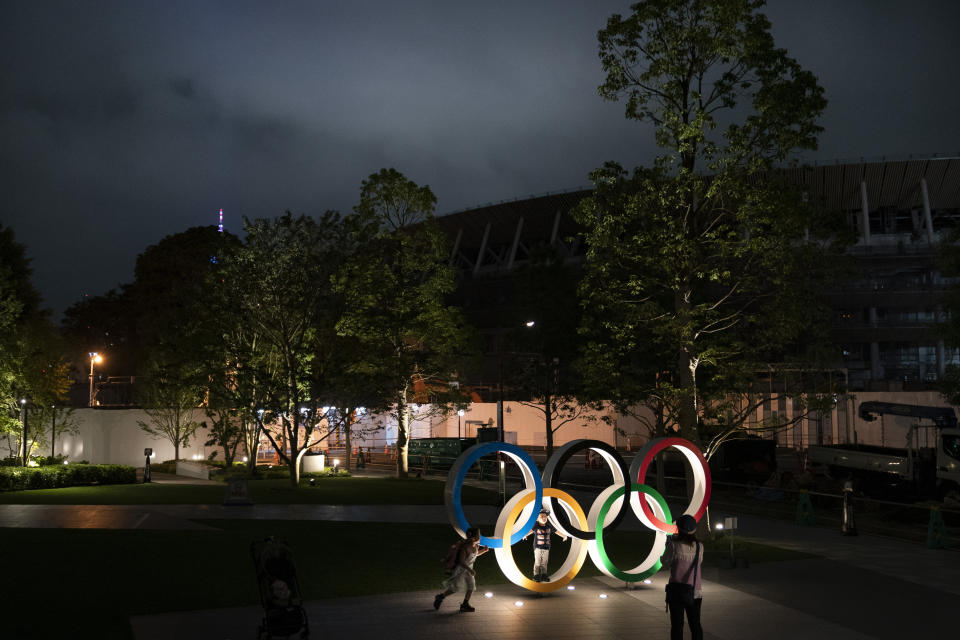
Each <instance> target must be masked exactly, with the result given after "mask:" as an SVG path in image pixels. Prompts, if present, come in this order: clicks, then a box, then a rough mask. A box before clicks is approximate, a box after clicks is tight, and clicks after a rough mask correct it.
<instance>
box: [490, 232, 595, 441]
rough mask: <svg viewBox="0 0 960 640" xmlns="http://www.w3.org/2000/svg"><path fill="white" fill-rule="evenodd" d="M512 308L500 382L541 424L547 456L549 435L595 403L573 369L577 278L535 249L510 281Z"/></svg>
mask: <svg viewBox="0 0 960 640" xmlns="http://www.w3.org/2000/svg"><path fill="white" fill-rule="evenodd" d="M514 283H515V291H516V300H517V302H516V305H515V306H514V309H515V314H514V316H513V321H512V322H511V323H510V324H511V326H512V329H511V330H510V331H508V332H507V335H506V340H507V350H506V352H505V353H504V356H503V357H504V367H503V373H502V375H503V380H504V383H505V384H507V385H508V386H509V387H510V389H511V392H512V393H513V394H514V396H515V399H517V400H518V401H519V402H520V403H521V404H523V405H525V406H528V407H531V408H533V409H535V410H536V411H537V412H538V413H539V415H540V416H542V419H543V424H544V433H545V436H546V437H545V442H546V451H547V457H549V456H551V455H553V439H554V434H555V433H556V432H557V431H558V430H559V429H560V428H561V427H563V426H564V425H566V424H570V423H572V422H576V421H578V420H580V419H582V418H588V419H589V418H590V417H591V414H590V413H589V410H590V409H598V408H599V402H597V401H591V400H589V399H588V396H587V390H586V389H585V388H584V387H583V385H582V384H581V378H580V375H579V370H578V368H577V367H576V366H575V364H576V361H577V358H578V354H579V347H580V345H579V341H578V335H577V326H578V324H579V322H580V307H579V304H578V301H577V274H576V273H574V271H573V269H572V268H571V267H569V266H568V265H566V264H565V263H564V262H563V260H562V258H560V257H558V256H557V255H555V253H554V252H552V251H550V250H535V251H534V252H532V255H531V260H530V262H529V263H527V264H525V265H524V266H523V267H521V268H520V269H519V270H517V272H516V274H515V276H514Z"/></svg>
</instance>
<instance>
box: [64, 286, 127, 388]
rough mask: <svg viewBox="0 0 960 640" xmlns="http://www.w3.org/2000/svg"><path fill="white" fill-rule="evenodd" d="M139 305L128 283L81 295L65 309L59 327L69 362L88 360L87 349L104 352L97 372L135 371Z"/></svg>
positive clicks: (112, 373)
mask: <svg viewBox="0 0 960 640" xmlns="http://www.w3.org/2000/svg"><path fill="white" fill-rule="evenodd" d="M138 313H139V308H138V306H137V301H136V299H135V298H134V295H133V291H132V285H129V284H127V285H122V286H121V287H120V288H119V289H111V290H109V291H107V292H106V293H105V294H103V295H100V296H93V297H90V298H83V299H82V300H81V301H79V302H77V303H75V304H73V305H71V306H70V307H68V308H67V310H66V311H65V312H64V315H63V321H62V322H61V327H62V329H63V333H64V335H65V337H66V341H67V343H68V344H69V345H71V347H70V352H69V355H70V360H71V361H72V362H88V360H87V357H88V354H89V353H90V352H91V351H95V352H97V353H101V354H105V356H106V358H105V360H106V361H105V363H104V364H103V366H102V367H99V368H98V371H108V372H109V373H110V375H116V376H122V375H126V376H132V375H135V374H136V373H137V352H138V351H139V341H138V337H137V321H138V320H137V318H138Z"/></svg>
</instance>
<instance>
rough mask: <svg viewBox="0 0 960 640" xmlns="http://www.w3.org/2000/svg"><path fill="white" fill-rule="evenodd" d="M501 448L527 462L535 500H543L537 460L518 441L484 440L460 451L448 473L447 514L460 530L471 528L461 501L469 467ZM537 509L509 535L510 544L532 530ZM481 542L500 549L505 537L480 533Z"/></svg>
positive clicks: (540, 502) (454, 525) (541, 501)
mask: <svg viewBox="0 0 960 640" xmlns="http://www.w3.org/2000/svg"><path fill="white" fill-rule="evenodd" d="M498 451H503V452H506V453H509V454H512V455H514V456H516V457H518V458H520V460H522V461H523V463H524V464H525V465H527V469H528V470H529V471H530V476H531V477H532V478H533V483H534V491H535V495H534V500H535V501H536V502H535V503H534V504H542V503H543V482H542V481H541V480H540V474H539V472H538V470H537V463H536V462H534V461H533V458H531V457H530V454H528V453H527V452H526V451H524V450H523V449H521V448H520V447H518V446H517V445H515V444H510V443H508V442H483V443H481V444H475V445H473V446H472V447H470V448H469V449H467V450H466V451H464V452H463V453H461V454H460V457H459V458H457V461H456V462H454V463H453V467H452V468H451V469H450V475H448V476H447V486H446V489H445V490H444V501H445V502H446V503H447V515H448V516H449V517H450V524H452V525H453V528H454V529H459V530H460V532H461V534H462V533H463V532H466V530H467V529H469V528H470V523H469V522H467V516H466V515H465V514H464V513H463V504H462V503H461V494H462V492H463V480H464V478H465V477H466V475H467V471H469V469H470V467H472V466H473V463H474V462H476V461H477V460H479V459H480V458H482V457H483V456H485V455H488V454H491V453H496V452H498ZM538 512H539V509H532V510H531V512H530V517H529V518H528V519H527V521H526V522H525V523H524V525H523V527H522V528H521V529H520V530H518V531H517V532H516V533H514V534H513V535H511V536H510V545H511V546H513V545H515V544H516V543H518V542H519V541H520V540H522V539H523V536H525V535H527V534H528V533H530V531H531V530H532V529H533V525H534V524H535V523H536V522H537V516H538V515H539V513H538ZM480 544H482V545H483V546H485V547H489V548H491V549H499V548H500V547H502V546H503V540H502V539H501V538H488V537H487V536H485V535H482V534H481V535H480Z"/></svg>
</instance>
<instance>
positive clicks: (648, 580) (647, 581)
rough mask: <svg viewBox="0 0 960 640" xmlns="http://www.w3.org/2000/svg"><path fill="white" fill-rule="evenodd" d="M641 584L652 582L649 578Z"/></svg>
mask: <svg viewBox="0 0 960 640" xmlns="http://www.w3.org/2000/svg"><path fill="white" fill-rule="evenodd" d="M643 584H653V580H651V579H650V578H647V579H646V580H644V581H643Z"/></svg>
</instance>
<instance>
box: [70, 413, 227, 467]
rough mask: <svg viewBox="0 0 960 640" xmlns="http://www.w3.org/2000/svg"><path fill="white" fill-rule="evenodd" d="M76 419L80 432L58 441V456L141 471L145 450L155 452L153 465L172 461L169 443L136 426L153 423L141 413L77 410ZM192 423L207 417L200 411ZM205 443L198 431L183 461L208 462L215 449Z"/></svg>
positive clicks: (182, 455) (203, 433)
mask: <svg viewBox="0 0 960 640" xmlns="http://www.w3.org/2000/svg"><path fill="white" fill-rule="evenodd" d="M73 415H74V419H75V420H76V422H77V425H78V427H79V432H78V433H77V434H76V435H70V434H66V435H63V436H61V437H60V438H58V440H57V448H56V452H57V453H62V454H63V455H65V456H68V457H69V458H70V460H73V461H77V462H78V461H80V460H87V461H89V462H91V463H93V464H128V465H131V466H134V467H142V466H143V463H144V461H145V460H146V458H145V457H144V455H143V450H144V449H145V448H147V447H150V448H152V449H153V452H154V456H153V458H152V462H163V461H164V460H173V455H174V452H173V445H172V444H170V442H169V441H168V440H166V439H155V438H154V437H153V436H151V435H150V434H148V433H146V432H145V431H143V429H141V428H140V425H138V424H137V421H138V420H142V421H143V422H146V423H148V424H149V422H150V418H149V416H147V414H146V413H145V412H144V411H143V410H141V409H116V410H106V409H77V410H76V411H74V414H73ZM193 419H194V420H196V421H197V422H201V421H203V420H205V419H206V416H205V415H204V413H203V411H202V410H200V409H197V410H195V411H194V415H193ZM206 439H207V431H206V429H202V428H201V429H198V430H197V434H196V436H194V437H193V438H191V439H190V446H188V447H181V448H180V458H181V459H186V460H189V459H191V458H192V457H193V456H195V455H198V456H201V457H203V458H206V457H207V455H208V454H210V453H212V452H213V451H214V450H215V449H216V447H204V446H203V443H204V442H205V441H206ZM222 455H223V454H222V452H221V454H220V456H221V457H222Z"/></svg>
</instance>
